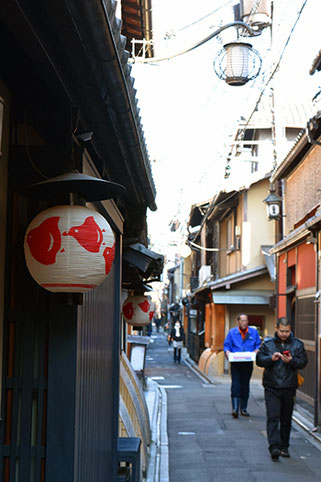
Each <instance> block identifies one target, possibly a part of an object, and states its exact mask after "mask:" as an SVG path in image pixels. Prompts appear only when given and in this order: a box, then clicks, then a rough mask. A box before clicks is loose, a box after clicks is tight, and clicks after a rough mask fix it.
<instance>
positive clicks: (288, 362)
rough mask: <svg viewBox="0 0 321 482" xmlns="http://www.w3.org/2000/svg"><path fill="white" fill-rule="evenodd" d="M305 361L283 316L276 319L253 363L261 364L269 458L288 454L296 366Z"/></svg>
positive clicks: (305, 356)
mask: <svg viewBox="0 0 321 482" xmlns="http://www.w3.org/2000/svg"><path fill="white" fill-rule="evenodd" d="M307 362H308V359H307V355H306V352H305V349H304V345H303V343H302V341H300V340H299V339H298V338H295V337H294V336H293V334H292V333H291V324H290V321H289V319H288V318H286V317H285V316H283V317H281V318H279V319H278V321H277V323H276V332H275V334H274V337H273V338H267V339H266V340H264V342H263V343H262V346H261V348H260V350H259V352H258V354H257V357H256V363H257V365H258V366H259V367H264V372H263V386H264V397H265V406H266V415H267V422H266V428H267V438H268V442H269V451H270V454H271V457H272V459H278V458H279V456H280V455H281V456H282V457H290V454H289V450H288V449H289V440H290V432H291V422H292V412H293V407H294V400H295V393H296V389H297V387H298V369H302V368H304V367H305V366H306V364H307Z"/></svg>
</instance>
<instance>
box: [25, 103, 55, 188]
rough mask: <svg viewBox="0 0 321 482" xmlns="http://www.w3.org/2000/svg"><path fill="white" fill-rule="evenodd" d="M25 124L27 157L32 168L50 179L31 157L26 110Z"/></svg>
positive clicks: (44, 177)
mask: <svg viewBox="0 0 321 482" xmlns="http://www.w3.org/2000/svg"><path fill="white" fill-rule="evenodd" d="M24 117H25V119H24V124H23V131H24V138H25V146H26V153H27V157H28V159H29V162H30V164H31V166H32V168H33V169H34V170H35V171H36V172H37V173H38V174H39V176H40V177H42V179H49V177H48V176H46V175H45V174H44V173H43V172H42V171H40V169H39V168H38V167H37V166H36V164H35V163H34V161H33V159H32V157H31V153H30V146H29V137H28V129H27V114H26V111H25V113H24Z"/></svg>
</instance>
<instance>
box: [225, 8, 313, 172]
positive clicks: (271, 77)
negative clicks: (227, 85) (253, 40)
mask: <svg viewBox="0 0 321 482" xmlns="http://www.w3.org/2000/svg"><path fill="white" fill-rule="evenodd" d="M307 2H308V0H305V1H304V2H303V4H302V6H301V8H300V10H299V12H298V15H297V18H296V20H295V22H294V24H293V26H292V28H291V31H290V34H289V36H288V38H287V40H286V42H285V44H284V46H283V49H282V52H281V54H280V57H279V60H278V61H277V63H276V65H275V67H274V69H273V70H272V72H271V74H270V76H269V77H268V79H267V81H266V82H265V84H264V86H263V88H262V90H261V92H260V94H259V97H258V99H257V101H256V104H255V107H254V109H253V110H252V112H251V114H250V116H249V117H248V119H247V121H246V123H245V125H244V126H243V128H242V129H241V130H240V132H239V133H238V136H237V139H236V140H238V141H240V140H243V139H244V134H245V131H246V129H247V127H248V125H249V123H250V122H251V120H252V117H253V115H254V113H255V112H256V111H257V109H258V106H259V104H260V103H261V101H262V98H263V95H264V93H265V90H266V88H267V87H268V85H269V83H270V82H271V80H272V79H273V77H274V75H275V74H276V72H277V70H278V69H279V67H280V63H281V60H282V58H283V55H284V53H285V50H286V48H287V46H288V44H289V42H290V39H291V37H292V35H293V32H294V30H295V28H296V26H297V24H298V21H299V19H300V17H301V15H302V12H303V9H304V7H305V6H306V4H307ZM232 149H233V148H231V150H230V151H229V153H228V156H227V159H229V158H230V157H231V156H232ZM274 168H275V167H274ZM228 177H229V173H227V172H226V167H225V178H226V179H227V178H228Z"/></svg>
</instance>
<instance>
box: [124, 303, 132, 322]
mask: <svg viewBox="0 0 321 482" xmlns="http://www.w3.org/2000/svg"><path fill="white" fill-rule="evenodd" d="M123 314H124V316H125V318H128V320H131V319H132V318H133V316H134V307H133V303H132V302H131V301H129V302H128V303H126V304H125V305H124V306H123Z"/></svg>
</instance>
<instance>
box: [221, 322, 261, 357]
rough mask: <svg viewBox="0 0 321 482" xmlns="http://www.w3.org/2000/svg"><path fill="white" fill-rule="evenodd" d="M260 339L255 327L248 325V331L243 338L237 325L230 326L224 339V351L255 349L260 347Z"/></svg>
mask: <svg viewBox="0 0 321 482" xmlns="http://www.w3.org/2000/svg"><path fill="white" fill-rule="evenodd" d="M260 345H261V339H260V337H259V334H258V332H257V330H256V329H255V328H251V327H250V326H249V331H248V333H247V335H246V337H245V340H243V338H242V335H241V333H240V330H239V327H238V326H236V327H235V328H231V330H230V331H229V332H228V334H227V337H226V338H225V341H224V351H231V352H232V353H234V352H236V351H255V350H258V349H259V348H260Z"/></svg>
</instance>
